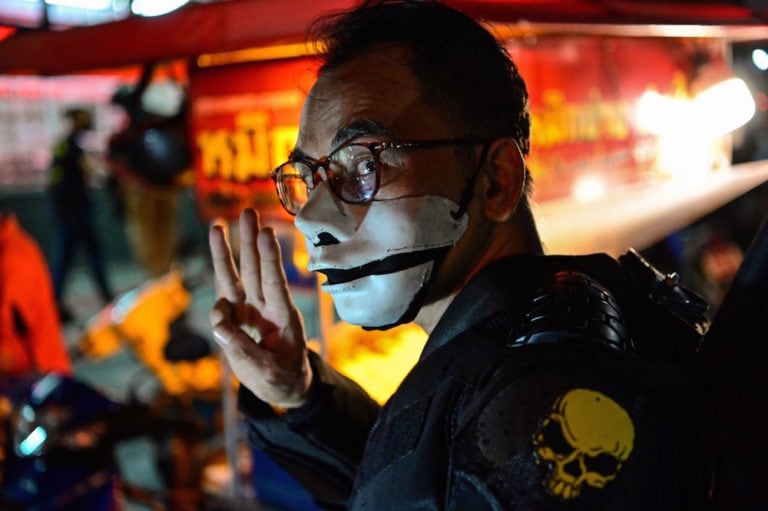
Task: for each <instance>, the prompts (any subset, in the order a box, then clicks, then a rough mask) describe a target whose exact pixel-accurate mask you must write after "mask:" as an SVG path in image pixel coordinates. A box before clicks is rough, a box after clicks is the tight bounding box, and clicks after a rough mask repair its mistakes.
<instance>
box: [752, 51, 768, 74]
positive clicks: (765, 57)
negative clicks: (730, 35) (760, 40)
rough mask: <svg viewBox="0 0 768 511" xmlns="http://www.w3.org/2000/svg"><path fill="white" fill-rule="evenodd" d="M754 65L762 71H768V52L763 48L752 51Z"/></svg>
mask: <svg viewBox="0 0 768 511" xmlns="http://www.w3.org/2000/svg"><path fill="white" fill-rule="evenodd" d="M752 63H753V64H755V67H756V68H757V69H759V70H760V71H765V70H766V69H768V52H767V51H765V50H764V49H762V48H757V49H754V50H752Z"/></svg>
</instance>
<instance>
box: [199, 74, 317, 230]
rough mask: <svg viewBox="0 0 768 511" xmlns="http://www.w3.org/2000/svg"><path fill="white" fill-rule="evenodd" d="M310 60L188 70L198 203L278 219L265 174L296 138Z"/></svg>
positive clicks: (210, 214) (216, 212)
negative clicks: (252, 211)
mask: <svg viewBox="0 0 768 511" xmlns="http://www.w3.org/2000/svg"><path fill="white" fill-rule="evenodd" d="M315 70H316V65H315V63H314V61H313V60H311V59H294V60H285V61H273V62H261V63H254V64H242V65H233V66H226V67H212V68H199V69H195V70H194V71H192V72H191V73H190V84H191V85H190V99H191V112H190V114H191V115H190V128H191V133H192V144H193V147H194V156H195V157H194V161H195V173H196V187H197V195H198V200H197V203H198V208H199V210H200V213H201V215H202V216H203V217H204V218H207V219H212V218H216V217H223V218H229V219H233V218H237V216H238V215H239V213H240V211H242V209H243V208H245V207H249V206H251V207H256V208H257V209H258V210H259V211H260V212H261V213H262V214H263V215H265V216H277V217H283V216H285V213H284V212H283V210H282V207H281V206H280V204H279V201H278V199H277V195H276V193H275V188H274V184H273V183H272V180H271V179H270V173H271V171H272V169H274V168H275V167H276V166H277V165H279V164H280V163H282V162H284V161H285V160H286V159H287V158H288V154H289V153H290V151H291V150H292V149H293V147H294V145H295V143H296V136H297V134H298V125H299V117H300V112H301V106H302V104H303V103H304V98H305V96H306V92H307V91H308V90H309V88H310V86H311V84H312V82H313V81H314V77H315V72H316V71H315Z"/></svg>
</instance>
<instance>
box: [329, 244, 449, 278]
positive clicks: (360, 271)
mask: <svg viewBox="0 0 768 511" xmlns="http://www.w3.org/2000/svg"><path fill="white" fill-rule="evenodd" d="M449 248H450V247H439V248H431V249H428V250H419V251H416V252H406V253H403V254H395V255H392V256H389V257H386V258H384V259H380V260H378V261H371V262H370V263H366V264H364V265H362V266H358V267H357V268H349V269H346V270H336V269H332V268H326V269H318V270H315V271H317V272H320V273H322V274H323V275H325V276H326V277H327V278H328V282H327V284H343V283H345V282H350V281H352V280H357V279H359V278H362V277H367V276H369V275H386V274H387V273H395V272H398V271H402V270H405V269H407V268H412V267H414V266H418V265H420V264H423V263H426V262H428V261H433V260H436V259H440V258H441V257H443V256H444V255H445V253H446V252H448V249H449Z"/></svg>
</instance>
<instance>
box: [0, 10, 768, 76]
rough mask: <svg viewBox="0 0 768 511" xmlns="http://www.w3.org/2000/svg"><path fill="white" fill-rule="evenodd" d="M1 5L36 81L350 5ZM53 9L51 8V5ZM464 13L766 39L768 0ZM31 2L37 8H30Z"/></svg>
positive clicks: (276, 37)
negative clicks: (92, 8)
mask: <svg viewBox="0 0 768 511" xmlns="http://www.w3.org/2000/svg"><path fill="white" fill-rule="evenodd" d="M19 3H23V2H20V1H16V2H4V3H3V5H4V6H0V39H3V38H4V40H3V41H1V42H0V73H4V74H8V73H30V74H39V75H49V74H65V73H72V72H76V71H82V70H88V69H95V68H109V67H119V66H126V65H132V64H136V63H141V62H148V61H156V60H164V59H175V58H186V57H190V56H197V55H201V54H206V53H217V52H228V51H234V50H241V49H244V48H250V47H264V46H271V45H279V44H286V43H297V42H302V41H303V40H304V36H305V32H306V28H307V26H308V25H309V24H310V22H311V20H313V19H314V18H315V17H316V16H317V15H318V14H320V13H325V12H329V11H331V10H335V9H342V8H345V7H349V6H350V5H352V4H354V3H355V2H353V1H351V0H322V1H320V0H228V1H219V2H212V3H194V4H189V5H187V6H185V7H183V8H181V9H178V10H177V11H174V12H172V13H170V14H167V15H164V16H159V17H140V16H130V17H127V18H125V19H122V20H119V21H114V22H108V23H101V24H96V25H89V26H71V27H69V28H67V29H65V30H50V29H45V28H42V27H41V28H35V27H19V28H18V29H17V28H16V27H15V26H18V25H19V24H20V22H19V20H18V19H16V18H14V17H13V9H12V6H13V5H14V4H19ZM49 3H52V2H49ZM446 3H448V4H451V5H455V6H457V7H459V8H461V9H463V10H464V11H465V12H467V13H468V14H470V15H472V16H475V17H478V18H481V19H485V20H488V21H490V22H496V23H500V24H504V27H505V28H506V31H509V33H510V34H512V33H516V34H536V33H542V32H544V33H551V32H563V31H568V32H574V31H579V32H587V33H596V32H607V33H617V34H621V35H637V36H640V35H650V36H653V35H657V36H662V35H666V36H670V35H677V36H680V35H683V36H689V37H696V36H717V37H725V38H727V39H730V40H744V39H762V38H766V30H767V27H768V2H766V1H765V0H741V1H739V2H737V1H703V0H699V1H687V0H683V1H680V0H678V1H665V2H661V1H643V2H634V1H629V0H543V1H536V0H449V1H447V2H446ZM35 4H41V3H40V2H35Z"/></svg>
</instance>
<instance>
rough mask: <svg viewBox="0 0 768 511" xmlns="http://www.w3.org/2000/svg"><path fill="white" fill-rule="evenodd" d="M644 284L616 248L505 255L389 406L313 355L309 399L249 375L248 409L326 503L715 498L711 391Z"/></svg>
mask: <svg viewBox="0 0 768 511" xmlns="http://www.w3.org/2000/svg"><path fill="white" fill-rule="evenodd" d="M642 293H644V291H641V290H639V289H638V287H637V285H636V283H633V282H632V279H630V278H628V277H627V274H626V272H625V271H624V270H623V269H622V268H621V266H620V265H619V264H618V263H617V261H615V260H614V259H612V258H610V257H608V256H604V255H595V256H586V257H565V256H543V257H542V256H515V257H511V258H508V259H504V260H502V261H498V262H496V263H494V264H492V265H490V266H489V267H487V268H485V269H484V270H482V271H481V272H480V273H479V274H478V275H477V276H476V277H475V278H474V279H472V281H471V282H470V283H469V284H468V285H467V286H466V287H465V288H464V289H463V290H462V291H461V293H460V294H459V295H458V296H457V297H456V299H455V300H454V301H453V302H452V304H451V305H450V307H449V308H448V310H447V311H446V313H445V314H444V316H443V318H442V319H441V320H440V322H439V323H438V325H437V326H436V328H435V329H434V331H433V332H432V335H431V336H430V338H429V339H428V341H427V344H426V346H425V349H424V352H423V354H422V356H421V359H420V361H419V362H418V363H417V364H416V366H415V367H414V369H413V370H412V371H411V373H410V374H409V375H408V376H407V377H406V378H405V380H404V381H403V383H402V384H401V385H400V387H399V389H398V390H397V392H396V393H395V394H394V395H393V396H392V398H391V399H390V400H389V401H388V402H387V404H386V405H385V406H384V407H383V408H381V409H379V407H378V405H376V403H374V402H373V401H372V400H371V399H370V398H368V397H367V396H366V395H365V394H364V392H363V391H362V390H361V389H360V388H359V387H358V386H357V385H356V384H354V383H353V382H351V381H350V380H348V379H346V378H344V377H343V376H341V375H339V374H338V373H336V372H335V371H334V370H333V369H331V368H330V367H329V366H328V365H327V364H325V363H324V362H323V361H322V360H321V359H320V358H319V357H317V356H316V355H314V354H313V355H312V356H311V362H312V365H313V368H314V370H315V374H316V375H317V379H316V385H315V386H314V388H313V393H314V394H313V397H312V399H311V401H310V403H309V404H308V405H306V406H305V407H303V408H301V409H298V410H294V411H291V412H289V413H287V414H285V415H282V416H278V415H276V414H275V413H274V412H273V411H272V409H271V408H270V407H269V406H268V405H267V404H265V403H263V402H260V401H259V400H258V399H257V398H255V397H254V396H253V395H252V394H251V393H250V392H249V391H248V390H247V389H245V388H241V390H240V409H241V410H242V411H243V413H244V414H245V416H246V417H247V419H248V424H249V431H250V439H251V441H252V442H253V443H254V444H255V445H256V446H258V447H259V448H261V449H263V450H264V451H265V452H267V454H269V455H270V456H271V457H272V458H273V459H275V460H276V461H277V462H279V463H280V464H281V465H282V466H284V467H285V468H287V469H288V470H289V472H291V473H292V474H293V475H294V476H296V477H297V479H298V480H299V481H301V482H302V483H303V484H304V485H305V487H306V488H307V489H308V490H309V491H310V492H311V493H312V494H313V495H314V496H315V498H316V499H317V502H318V504H319V505H320V506H321V507H323V508H340V509H341V508H347V507H348V508H350V509H370V510H385V509H455V510H482V509H514V510H521V511H522V510H565V509H569V510H570V509H574V510H576V509H579V510H580V509H583V510H600V509H616V510H634V509H636V510H654V511H658V510H664V509H669V510H673V509H674V510H681V509H685V510H695V509H703V508H704V507H705V502H706V480H707V473H708V468H707V459H706V455H705V454H703V453H704V452H706V447H705V442H706V435H705V433H706V428H705V427H704V424H705V417H704V416H703V410H702V409H701V406H700V403H701V397H702V396H701V395H700V393H699V391H698V389H697V388H696V386H694V385H693V384H692V383H691V381H690V380H689V378H688V377H687V376H686V375H685V372H684V371H682V370H681V369H680V365H679V364H668V363H665V362H663V361H662V360H660V358H661V357H662V355H661V352H662V351H664V350H665V349H666V348H665V347H664V346H663V345H662V344H663V343H662V341H661V340H660V339H662V338H664V339H665V340H664V341H663V342H669V341H670V338H672V339H671V341H672V342H675V340H676V339H675V337H676V334H675V332H677V331H678V330H677V328H678V327H679V325H677V326H675V325H670V324H668V323H667V321H666V319H665V318H663V317H661V316H660V315H659V314H658V312H657V311H654V310H653V308H654V307H653V306H650V307H649V305H648V301H649V300H648V299H647V297H645V296H643V297H639V296H637V295H638V294H642ZM680 341H681V342H682V339H681V340H680ZM686 342H688V340H686Z"/></svg>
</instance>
